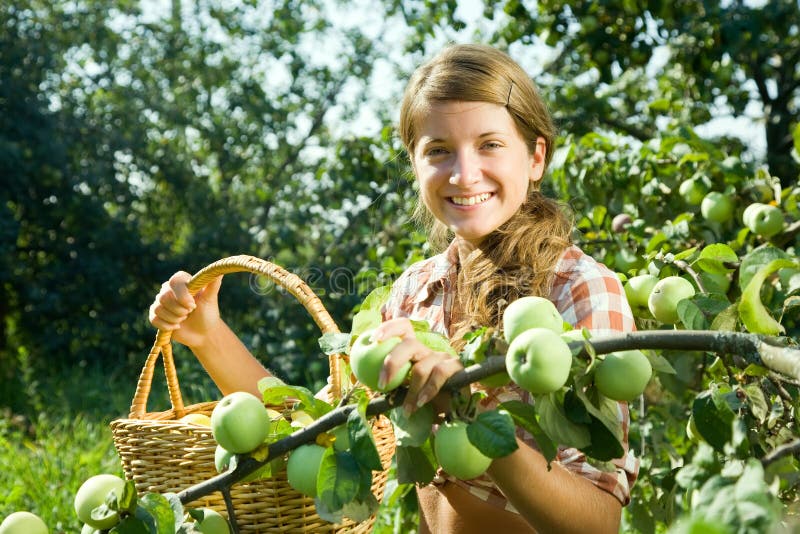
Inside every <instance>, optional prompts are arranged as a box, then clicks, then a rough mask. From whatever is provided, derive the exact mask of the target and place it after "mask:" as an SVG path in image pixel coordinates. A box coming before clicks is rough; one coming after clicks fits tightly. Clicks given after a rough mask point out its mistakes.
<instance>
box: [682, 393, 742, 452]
mask: <svg viewBox="0 0 800 534" xmlns="http://www.w3.org/2000/svg"><path fill="white" fill-rule="evenodd" d="M692 416H693V417H694V420H695V423H696V424H697V430H698V432H699V433H700V435H701V436H702V437H703V439H704V440H706V441H707V442H708V444H709V445H711V446H712V447H714V449H715V450H717V451H719V452H725V444H726V443H727V442H729V441H730V440H731V437H732V429H731V423H732V422H733V418H734V414H733V412H732V411H731V410H730V408H728V409H727V410H726V409H720V408H719V406H718V404H717V403H716V402H715V401H714V399H713V397H712V393H711V392H710V391H703V392H702V393H700V394H699V395H698V396H697V397H696V398H695V400H694V402H693V403H692Z"/></svg>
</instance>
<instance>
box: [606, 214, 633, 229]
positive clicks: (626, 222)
mask: <svg viewBox="0 0 800 534" xmlns="http://www.w3.org/2000/svg"><path fill="white" fill-rule="evenodd" d="M632 222H633V219H632V218H631V216H630V215H628V214H627V213H620V214H619V215H617V216H615V217H614V218H613V219H612V220H611V229H612V230H613V231H614V232H616V233H618V234H619V233H622V232H624V231H625V229H626V228H627V227H628V226H630V224H631V223H632Z"/></svg>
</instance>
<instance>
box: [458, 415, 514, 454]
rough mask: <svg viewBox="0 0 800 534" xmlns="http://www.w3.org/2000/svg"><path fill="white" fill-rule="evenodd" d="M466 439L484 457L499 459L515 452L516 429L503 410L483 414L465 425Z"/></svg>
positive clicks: (509, 416)
mask: <svg viewBox="0 0 800 534" xmlns="http://www.w3.org/2000/svg"><path fill="white" fill-rule="evenodd" d="M467 437H469V441H470V443H472V444H473V445H475V447H477V449H478V450H479V451H481V452H482V453H483V454H484V456H488V457H489V458H501V457H503V456H508V455H509V454H511V453H512V452H514V451H515V450H517V448H518V445H517V439H516V428H515V426H514V420H513V419H512V418H511V414H510V413H508V412H507V411H505V410H490V411H487V412H483V413H481V414H479V415H478V417H476V418H475V420H474V421H473V422H471V423H470V424H469V425H467Z"/></svg>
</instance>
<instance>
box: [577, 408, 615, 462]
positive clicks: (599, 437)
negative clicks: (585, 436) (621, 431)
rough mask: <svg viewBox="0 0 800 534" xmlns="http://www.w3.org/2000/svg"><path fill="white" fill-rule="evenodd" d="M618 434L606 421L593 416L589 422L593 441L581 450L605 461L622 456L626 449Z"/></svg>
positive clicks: (587, 454) (589, 455)
mask: <svg viewBox="0 0 800 534" xmlns="http://www.w3.org/2000/svg"><path fill="white" fill-rule="evenodd" d="M616 426H617V427H619V426H620V425H619V424H617V425H616ZM616 434H617V433H616V432H614V431H612V430H611V429H610V428H608V426H606V423H604V422H603V421H601V420H600V419H598V418H596V417H592V418H591V423H590V424H589V435H590V436H591V440H592V442H591V444H589V445H588V446H586V447H584V448H583V449H581V452H583V453H584V454H585V455H586V456H588V457H590V458H594V459H597V460H601V461H603V462H608V461H611V460H613V459H615V458H620V457H622V455H623V454H624V453H625V449H624V448H623V447H622V442H621V441H620V439H619V438H618V437H617V435H616Z"/></svg>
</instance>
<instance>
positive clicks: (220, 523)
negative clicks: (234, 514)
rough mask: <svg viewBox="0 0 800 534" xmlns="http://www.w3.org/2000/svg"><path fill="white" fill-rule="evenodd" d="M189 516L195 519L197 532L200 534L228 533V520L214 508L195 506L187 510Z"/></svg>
mask: <svg viewBox="0 0 800 534" xmlns="http://www.w3.org/2000/svg"><path fill="white" fill-rule="evenodd" d="M189 516H190V517H191V518H192V519H194V520H195V528H196V529H197V532H201V533H202V534H230V531H231V529H230V527H229V526H228V521H227V520H226V519H225V518H224V517H222V515H221V514H220V513H219V512H217V511H216V510H212V509H211V508H197V509H194V510H190V511H189Z"/></svg>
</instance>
